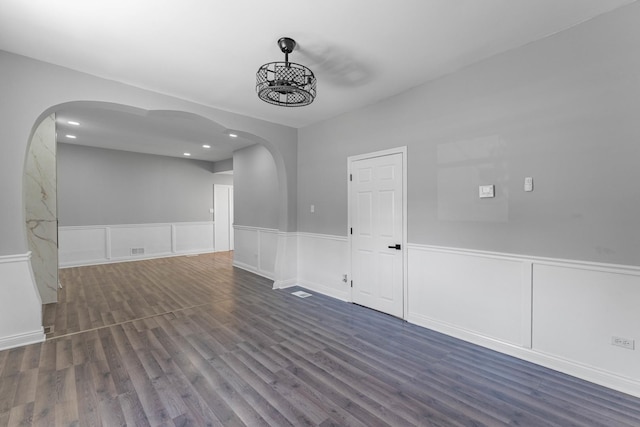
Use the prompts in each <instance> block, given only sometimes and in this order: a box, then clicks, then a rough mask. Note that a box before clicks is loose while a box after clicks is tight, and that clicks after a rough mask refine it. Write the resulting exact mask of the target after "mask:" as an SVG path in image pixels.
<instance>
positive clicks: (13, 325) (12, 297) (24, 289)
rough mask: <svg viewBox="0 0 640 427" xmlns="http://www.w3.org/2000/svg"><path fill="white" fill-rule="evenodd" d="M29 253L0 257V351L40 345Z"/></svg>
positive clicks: (41, 332) (41, 336) (39, 305)
mask: <svg viewBox="0 0 640 427" xmlns="http://www.w3.org/2000/svg"><path fill="white" fill-rule="evenodd" d="M30 258H31V253H26V254H20V255H9V256H2V257H0V277H2V278H3V280H2V281H1V282H0V350H6V349H9V348H13V347H19V346H23V345H27V344H33V343H38V342H42V341H44V339H45V334H44V329H43V327H42V303H41V300H40V295H39V294H38V290H37V288H36V285H35V281H34V278H33V272H32V270H31V263H30Z"/></svg>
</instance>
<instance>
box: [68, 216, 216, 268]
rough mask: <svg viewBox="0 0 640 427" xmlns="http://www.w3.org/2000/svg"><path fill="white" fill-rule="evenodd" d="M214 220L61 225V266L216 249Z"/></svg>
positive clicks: (203, 251)
mask: <svg viewBox="0 0 640 427" xmlns="http://www.w3.org/2000/svg"><path fill="white" fill-rule="evenodd" d="M213 225H214V224H213V222H186V223H185V222H182V223H162V224H126V225H108V226H106V225H96V226H79V227H60V228H59V236H60V248H59V252H60V267H74V266H79V265H92V264H104V263H108V262H121V261H129V260H136V259H147V258H158V257H163V256H174V255H183V254H191V253H205V252H213V251H214V248H213Z"/></svg>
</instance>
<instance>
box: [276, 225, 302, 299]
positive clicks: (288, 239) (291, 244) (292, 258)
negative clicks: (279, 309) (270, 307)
mask: <svg viewBox="0 0 640 427" xmlns="http://www.w3.org/2000/svg"><path fill="white" fill-rule="evenodd" d="M277 245H278V248H277V251H278V252H277V254H276V260H275V278H274V282H273V289H284V288H290V287H292V286H296V285H297V284H298V234H297V233H289V232H284V231H279V232H278V243H277Z"/></svg>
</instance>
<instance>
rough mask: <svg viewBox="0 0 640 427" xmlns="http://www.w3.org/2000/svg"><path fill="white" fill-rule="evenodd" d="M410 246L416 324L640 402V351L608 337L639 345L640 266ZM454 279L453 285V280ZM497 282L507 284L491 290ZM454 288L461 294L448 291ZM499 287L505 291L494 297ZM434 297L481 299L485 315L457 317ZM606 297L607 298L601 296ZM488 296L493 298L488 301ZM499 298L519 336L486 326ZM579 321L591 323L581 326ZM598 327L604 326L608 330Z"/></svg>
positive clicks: (412, 317)
mask: <svg viewBox="0 0 640 427" xmlns="http://www.w3.org/2000/svg"><path fill="white" fill-rule="evenodd" d="M407 246H408V249H409V252H410V253H411V254H413V255H412V256H411V259H412V262H411V263H410V265H409V276H410V284H409V288H410V291H411V292H413V295H412V301H411V304H410V307H412V310H410V312H409V315H408V317H407V321H409V322H410V323H414V324H416V325H419V326H422V327H426V328H429V329H433V330H435V331H438V332H441V333H444V334H447V335H450V336H453V337H456V338H459V339H462V340H465V341H468V342H471V343H474V344H477V345H481V346H483V347H487V348H490V349H493V350H496V351H500V352H502V353H505V354H508V355H511V356H515V357H519V358H521V359H523V360H527V361H529V362H533V363H536V364H539V365H542V366H546V367H548V368H551V369H555V370H558V371H561V372H564V373H567V374H570V375H574V376H576V377H579V378H582V379H585V380H587V381H591V382H594V383H597V384H600V385H603V386H605V387H609V388H612V389H615V390H619V391H622V392H625V393H628V394H631V395H634V396H638V397H640V376H638V375H637V373H638V372H639V370H638V369H637V365H638V361H639V360H640V359H638V357H639V356H638V354H637V352H634V351H629V350H624V351H623V352H620V351H619V350H617V349H616V348H615V347H613V346H611V343H610V339H611V338H610V336H611V335H616V334H622V335H621V336H628V337H630V338H632V339H636V340H638V338H637V337H638V335H637V328H635V324H636V323H637V321H638V319H639V318H640V316H639V315H638V314H637V312H636V310H635V308H634V307H633V305H630V304H629V303H628V299H629V298H633V299H635V298H637V295H638V294H639V292H640V267H637V266H628V265H618V264H605V263H596V262H589V261H581V260H567V259H555V258H548V257H535V256H526V255H518V254H509V253H501V252H489V251H478V250H471V249H459V248H451V247H441V246H431V245H421V244H408V245H407ZM482 260H485V261H482ZM517 265H519V271H520V273H519V274H518V270H517V268H516V266H517ZM451 269H456V270H460V271H462V273H461V272H460V271H453V270H451ZM483 273H487V274H489V277H491V278H490V279H489V282H490V283H491V285H490V286H488V288H487V289H486V292H489V294H487V295H483V291H484V288H483V287H482V288H479V287H478V286H480V283H482V284H483V285H481V286H485V284H486V283H487V282H486V281H483V279H482V277H480V276H479V275H482V274H483ZM452 274H453V275H454V276H453V277H455V278H456V279H454V282H451V281H450V280H449V281H448V279H447V278H448V277H451V275H452ZM459 278H463V279H462V280H460V279H459ZM495 281H498V282H502V283H501V284H500V286H493V283H495ZM449 286H454V287H455V290H447V291H446V292H445V288H446V287H449ZM443 287H445V288H443ZM622 289H625V290H626V291H624V292H623V291H621V290H622ZM501 290H506V294H505V295H502V294H496V293H495V292H501ZM434 292H437V293H438V295H440V293H443V295H445V298H447V301H450V300H451V298H453V297H452V295H460V297H462V298H463V300H462V302H461V303H464V302H468V301H464V295H465V293H471V294H472V295H474V297H476V296H480V297H479V298H478V308H479V311H478V313H467V314H466V315H464V316H462V315H460V316H459V315H457V314H452V313H456V310H445V311H441V310H438V308H437V307H436V308H434V306H433V305H431V304H430V303H429V301H428V300H429V295H433V293H434ZM625 292H627V293H629V292H630V293H631V294H629V295H628V294H627V293H625ZM417 294H418V295H417ZM517 295H519V297H518V296H517ZM604 295H607V297H606V298H601V297H600V296H604ZM485 296H486V297H487V300H484V301H483V298H482V297H485ZM534 296H535V298H536V299H535V300H534ZM416 298H418V301H416ZM495 298H498V299H499V302H498V304H502V305H498V306H499V307H504V311H505V312H509V313H510V314H509V316H510V317H509V319H510V320H511V321H512V322H513V324H514V325H518V324H519V332H518V331H515V332H514V330H513V329H509V330H506V329H504V328H502V329H501V328H494V327H492V326H491V325H492V323H490V322H487V321H486V319H487V316H493V315H492V314H490V313H488V312H487V310H488V309H489V310H490V308H495V304H494V305H492V304H493V303H491V302H487V301H492V300H495ZM585 298H587V299H585ZM540 304H543V305H540ZM550 304H551V305H550ZM518 306H519V308H518V309H517V310H516V308H517V307H518ZM574 306H575V309H574ZM488 307H490V308H488ZM549 307H554V308H553V309H549ZM605 307H606V308H608V309H606V308H605ZM610 307H616V308H619V310H618V311H619V313H612V312H611V311H609V310H610ZM622 310H624V311H622ZM500 311H503V310H500ZM502 314H503V313H500V314H498V315H502ZM534 314H535V315H534ZM474 322H476V323H474ZM483 322H484V323H483ZM581 322H587V323H586V324H585V326H584V327H580V324H582V323H581ZM629 322H631V324H629ZM465 325H466V326H465ZM486 325H489V326H486ZM594 325H601V328H602V330H599V329H598V327H595V328H594ZM483 328H484V329H483ZM505 331H506V332H505ZM567 334H568V335H567ZM503 338H506V339H503ZM596 352H597V353H596ZM596 355H597V356H596ZM623 373H624V374H623Z"/></svg>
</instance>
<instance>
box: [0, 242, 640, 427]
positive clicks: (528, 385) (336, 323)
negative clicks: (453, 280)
mask: <svg viewBox="0 0 640 427" xmlns="http://www.w3.org/2000/svg"><path fill="white" fill-rule="evenodd" d="M60 277H61V281H62V283H63V286H64V288H63V290H62V292H61V293H60V294H61V295H60V297H61V298H60V302H59V303H58V304H55V305H49V306H46V307H45V311H44V318H45V325H53V326H54V329H53V332H52V333H51V334H49V337H48V339H47V341H46V342H45V343H42V344H36V345H30V346H26V347H21V348H16V349H12V350H6V351H2V352H0V426H5V425H8V426H29V425H38V426H40V425H47V426H75V425H81V426H85V425H86V426H123V425H128V426H190V425H191V426H241V425H248V426H264V425H272V426H302V425H312V426H336V425H340V426H405V425H407V426H409V425H422V426H502V425H519V426H606V427H612V426H640V399H637V398H634V397H631V396H628V395H625V394H622V393H618V392H615V391H612V390H609V389H606V388H603V387H599V386H597V385H594V384H591V383H588V382H585V381H582V380H579V379H576V378H573V377H570V376H567V375H563V374H559V373H557V372H554V371H551V370H549V369H545V368H542V367H539V366H536V365H533V364H530V363H527V362H524V361H521V360H518V359H514V358H511V357H508V356H505V355H502V354H500V353H496V352H493V351H490V350H487V349H483V348H481V347H477V346H474V345H472V344H469V343H465V342H462V341H459V340H456V339H453V338H451V337H447V336H445V335H441V334H438V333H435V332H432V331H429V330H427V329H423V328H420V327H417V326H413V325H410V324H407V323H404V322H402V321H400V320H398V319H395V318H393V317H390V316H386V315H384V314H381V313H378V312H375V311H372V310H368V309H366V308H363V307H359V306H356V305H352V304H347V303H344V302H340V301H336V300H333V299H331V298H328V297H324V296H321V295H314V296H312V297H310V298H306V299H301V298H298V297H295V296H293V295H291V292H292V291H294V290H296V289H287V290H280V291H274V290H272V289H271V282H270V281H269V280H266V279H264V278H261V277H258V276H255V275H253V274H251V273H248V272H245V271H242V270H239V269H235V268H233V267H232V266H231V259H230V257H229V255H228V254H215V255H200V256H198V257H176V258H167V259H159V260H150V261H140V262H129V263H121V264H111V265H102V266H91V267H81V268H71V269H65V270H62V271H61V276H60Z"/></svg>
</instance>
